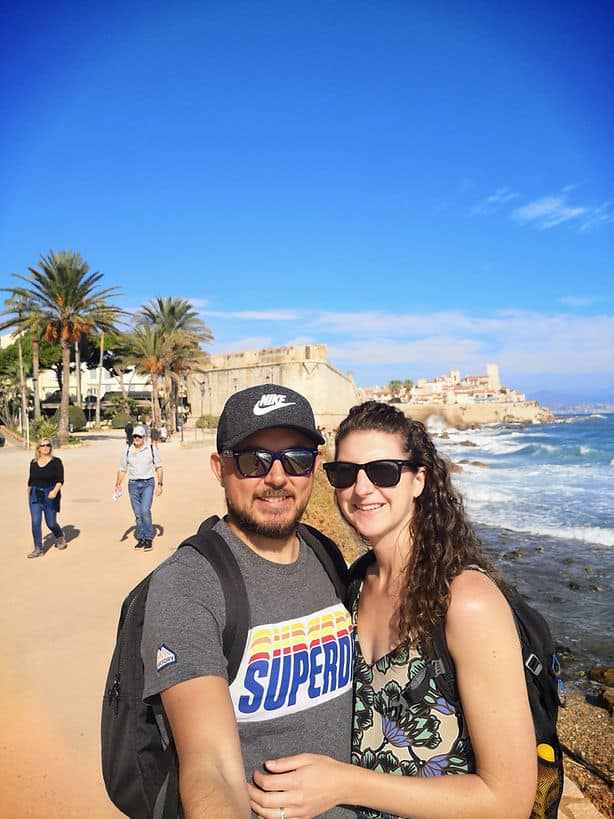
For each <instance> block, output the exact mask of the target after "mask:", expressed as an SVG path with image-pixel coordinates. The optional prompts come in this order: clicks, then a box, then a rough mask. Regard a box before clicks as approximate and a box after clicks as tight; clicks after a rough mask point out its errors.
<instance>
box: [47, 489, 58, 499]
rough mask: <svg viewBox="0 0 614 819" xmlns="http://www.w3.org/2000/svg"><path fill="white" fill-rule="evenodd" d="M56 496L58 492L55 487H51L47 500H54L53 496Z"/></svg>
mask: <svg viewBox="0 0 614 819" xmlns="http://www.w3.org/2000/svg"><path fill="white" fill-rule="evenodd" d="M57 496H58V493H57V490H56V489H52V490H51V492H50V493H49V494H48V495H47V497H48V498H49V500H54V499H55V498H57Z"/></svg>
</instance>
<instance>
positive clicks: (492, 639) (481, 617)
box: [250, 572, 536, 819]
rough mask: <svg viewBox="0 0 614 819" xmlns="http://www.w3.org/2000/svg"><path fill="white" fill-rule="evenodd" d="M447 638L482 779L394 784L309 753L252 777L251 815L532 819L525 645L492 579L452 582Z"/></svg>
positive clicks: (397, 779)
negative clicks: (346, 810)
mask: <svg viewBox="0 0 614 819" xmlns="http://www.w3.org/2000/svg"><path fill="white" fill-rule="evenodd" d="M446 638H447V641H448V647H449V649H450V653H451V654H452V657H453V659H454V661H455V664H456V672H457V681H458V687H459V692H460V696H461V700H462V703H463V711H464V715H465V719H466V721H467V726H468V729H469V733H470V736H471V742H472V745H473V748H474V751H475V756H476V766H477V770H476V773H475V774H461V775H454V776H452V775H447V776H446V775H443V776H438V777H409V776H407V777H405V776H392V775H390V774H385V773H379V772H375V771H369V770H366V769H364V768H359V767H356V766H352V765H346V764H343V763H340V762H336V761H334V760H331V759H328V758H326V757H320V756H315V755H311V754H302V755H300V756H297V757H289V758H285V759H282V760H277V761H271V762H267V763H266V767H267V768H268V769H269V770H270V771H271V772H272V774H271V775H269V776H267V775H265V774H262V773H259V772H255V773H254V782H255V783H256V785H258V786H259V787H260V788H262V789H263V790H260V791H259V790H258V789H257V788H253V787H252V788H250V798H251V800H252V809H253V810H255V811H256V813H258V814H259V815H260V816H262V817H263V819H278V817H279V808H280V807H284V808H285V809H286V812H287V813H288V815H289V816H293V817H294V816H296V817H297V819H304V818H305V817H311V816H315V815H317V814H318V813H321V812H323V811H324V810H328V809H330V808H331V807H332V806H333V805H336V804H351V805H362V806H365V807H369V808H374V809H376V810H380V811H383V812H387V813H392V814H396V815H400V816H407V817H412V819H449V817H450V816H454V817H456V818H457V819H482V817H483V819H487V818H488V819H498V817H500V818H501V819H526V817H528V816H529V815H530V812H531V807H532V805H533V801H534V798H535V788H536V754H535V736H534V731H533V721H532V718H531V712H530V708H529V703H528V697H527V693H526V684H525V680H524V673H523V668H522V658H521V653H520V645H519V641H518V637H517V634H516V627H515V625H514V620H513V617H512V614H511V611H510V608H509V606H508V604H507V601H506V600H505V598H504V597H503V595H502V594H501V592H500V591H499V590H498V589H497V588H496V586H495V585H494V584H493V583H492V581H490V580H489V579H488V578H487V577H485V576H484V575H482V574H480V573H478V572H464V573H463V574H462V575H460V576H459V577H457V578H456V579H455V580H454V581H453V583H452V587H451V600H450V607H449V610H448V616H447V618H446ZM284 772H285V773H284ZM282 786H283V788H284V790H282V791H279V789H280V787H282ZM288 808H290V810H289V809H288Z"/></svg>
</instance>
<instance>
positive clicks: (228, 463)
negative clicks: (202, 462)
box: [211, 427, 321, 539]
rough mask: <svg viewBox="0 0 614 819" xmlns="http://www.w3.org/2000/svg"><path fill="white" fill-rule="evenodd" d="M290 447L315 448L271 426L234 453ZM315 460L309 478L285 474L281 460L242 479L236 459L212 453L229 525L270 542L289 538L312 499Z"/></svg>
mask: <svg viewBox="0 0 614 819" xmlns="http://www.w3.org/2000/svg"><path fill="white" fill-rule="evenodd" d="M292 447H306V448H308V449H315V448H316V446H315V444H314V443H313V442H312V441H311V440H310V439H309V438H308V437H307V436H306V435H303V434H302V433H301V432H298V431H296V430H292V429H285V428H283V427H272V428H271V429H266V430H263V431H261V432H257V433H255V434H254V435H250V437H249V438H246V439H245V440H244V441H242V442H241V443H240V444H238V445H237V446H236V447H235V451H241V450H247V449H266V450H269V451H270V452H277V451H279V450H283V449H291V448H292ZM320 460H321V456H320V454H318V456H317V458H316V463H315V468H314V470H313V472H312V473H311V474H310V475H307V476H304V477H300V476H296V477H294V476H291V475H286V473H285V471H284V468H283V466H282V464H281V461H279V460H275V461H273V465H272V467H271V469H270V471H269V472H268V474H266V475H264V476H263V477H261V478H244V477H242V476H241V475H240V473H239V472H238V470H237V467H236V464H235V459H234V458H232V457H228V456H221V455H219V454H218V453H217V452H214V453H213V455H212V456H211V467H212V469H213V471H214V473H215V475H216V477H217V479H218V480H219V482H220V484H221V485H222V486H223V488H224V490H225V493H226V504H227V506H228V516H229V519H230V523H231V525H232V524H234V526H235V527H237V528H238V529H239V530H241V531H244V532H249V533H252V534H256V535H260V536H263V537H268V538H273V539H284V538H287V537H289V536H291V535H292V534H293V533H294V532H295V530H296V526H297V524H298V522H299V521H300V519H301V516H302V514H303V512H304V511H305V507H306V506H307V503H308V502H309V498H310V497H311V490H312V487H313V475H314V473H315V471H316V469H317V468H318V467H319V465H320Z"/></svg>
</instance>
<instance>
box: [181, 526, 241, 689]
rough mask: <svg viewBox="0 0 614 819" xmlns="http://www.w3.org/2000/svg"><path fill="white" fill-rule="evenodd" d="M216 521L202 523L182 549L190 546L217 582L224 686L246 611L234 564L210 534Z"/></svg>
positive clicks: (235, 665)
mask: <svg viewBox="0 0 614 819" xmlns="http://www.w3.org/2000/svg"><path fill="white" fill-rule="evenodd" d="M218 521H219V518H218V517H217V515H213V516H212V517H210V518H207V520H205V521H203V523H201V524H200V526H199V528H198V532H197V533H196V534H195V535H192V536H191V537H189V538H187V539H186V540H184V541H183V543H180V544H179V548H181V547H182V546H191V547H192V548H193V549H196V551H197V552H200V554H201V555H202V556H203V557H204V558H205V560H208V561H209V563H210V564H211V566H212V567H213V569H214V570H215V573H216V574H217V576H218V577H219V579H220V583H221V585H222V591H223V593H224V603H225V606H226V625H225V626H224V631H223V633H222V650H223V651H224V656H225V657H226V660H227V662H228V684H229V685H230V684H231V683H232V681H233V680H234V678H235V676H236V674H237V671H238V670H239V665H240V663H241V657H242V656H243V650H244V648H245V643H246V641H247V632H248V631H249V608H248V605H247V589H246V588H245V582H244V580H243V576H242V575H241V570H240V569H239V566H238V564H237V561H236V560H235V558H234V555H233V554H232V551H231V550H230V548H229V547H228V545H227V543H226V541H225V540H224V538H223V537H221V535H219V534H218V533H217V532H214V531H213V526H215V524H216V523H217V522H218Z"/></svg>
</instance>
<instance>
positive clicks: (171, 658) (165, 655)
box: [156, 645, 177, 671]
mask: <svg viewBox="0 0 614 819" xmlns="http://www.w3.org/2000/svg"><path fill="white" fill-rule="evenodd" d="M176 662H177V655H176V654H175V652H174V651H171V649H170V648H169V647H168V646H165V645H161V646H160V648H159V649H158V653H157V654H156V671H160V670H161V669H162V668H164V666H167V665H172V664H173V663H176Z"/></svg>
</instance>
